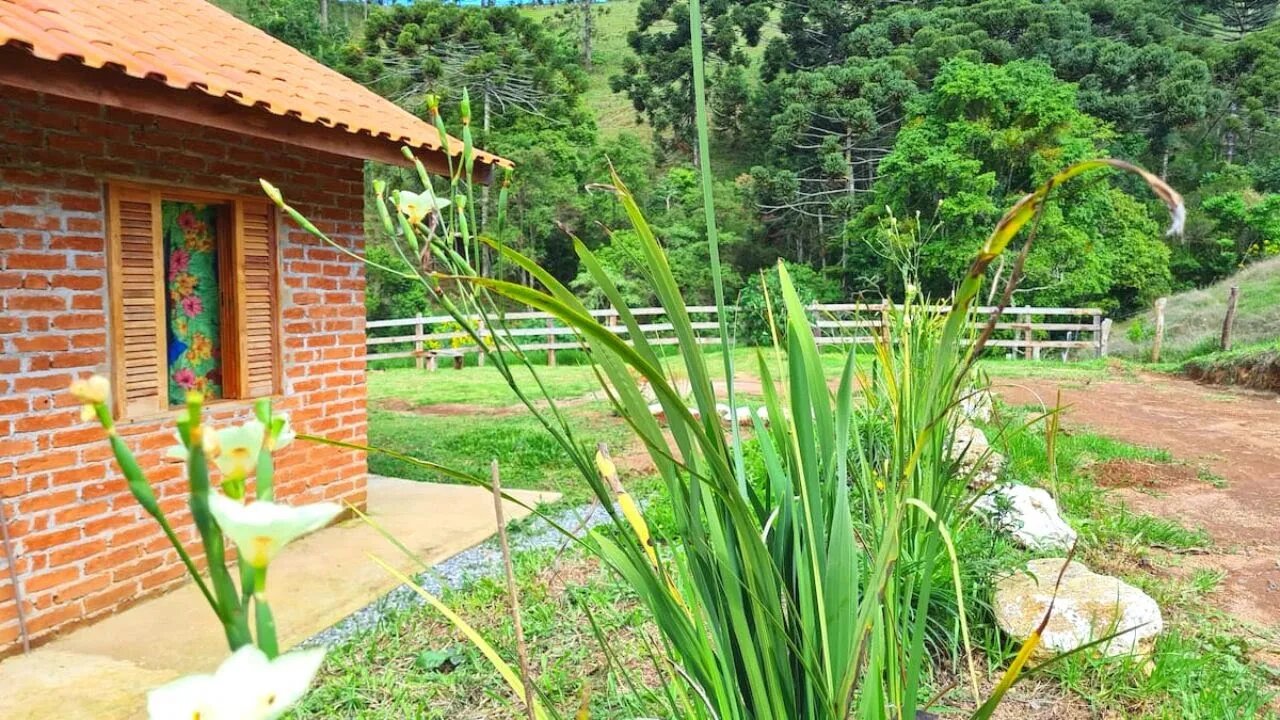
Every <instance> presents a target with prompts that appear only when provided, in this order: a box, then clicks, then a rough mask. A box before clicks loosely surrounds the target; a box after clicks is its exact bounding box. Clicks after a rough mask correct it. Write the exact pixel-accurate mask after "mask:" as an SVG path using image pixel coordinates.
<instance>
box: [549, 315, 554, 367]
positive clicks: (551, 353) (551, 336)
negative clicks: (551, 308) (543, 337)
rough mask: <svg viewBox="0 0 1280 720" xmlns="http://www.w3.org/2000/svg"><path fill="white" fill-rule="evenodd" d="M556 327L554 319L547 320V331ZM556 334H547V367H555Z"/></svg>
mask: <svg viewBox="0 0 1280 720" xmlns="http://www.w3.org/2000/svg"><path fill="white" fill-rule="evenodd" d="M555 327H556V321H555V318H547V329H548V330H554V329H555ZM555 344H556V334H555V333H547V346H548V347H547V367H555V366H556V349H555Z"/></svg>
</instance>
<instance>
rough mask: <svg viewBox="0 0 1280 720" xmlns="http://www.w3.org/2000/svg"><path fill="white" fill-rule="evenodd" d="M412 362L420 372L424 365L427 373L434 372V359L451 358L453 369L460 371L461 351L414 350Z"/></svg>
mask: <svg viewBox="0 0 1280 720" xmlns="http://www.w3.org/2000/svg"><path fill="white" fill-rule="evenodd" d="M413 357H414V362H415V364H416V365H417V366H418V369H419V370H421V369H422V366H423V365H424V364H425V365H426V368H427V372H435V371H436V367H437V362H436V358H439V357H451V358H453V369H454V370H461V369H462V364H463V353H462V351H461V350H452V349H443V348H441V349H436V350H415V351H414V353H413Z"/></svg>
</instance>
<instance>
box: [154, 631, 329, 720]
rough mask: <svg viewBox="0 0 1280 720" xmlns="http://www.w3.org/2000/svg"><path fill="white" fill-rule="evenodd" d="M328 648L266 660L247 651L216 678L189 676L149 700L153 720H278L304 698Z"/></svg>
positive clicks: (236, 655)
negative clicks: (194, 719)
mask: <svg viewBox="0 0 1280 720" xmlns="http://www.w3.org/2000/svg"><path fill="white" fill-rule="evenodd" d="M324 652H325V651H324V648H312V649H310V650H299V651H297V652H291V653H287V654H285V655H281V656H280V657H278V658H276V659H275V660H268V659H267V656H266V655H265V654H263V652H262V651H261V650H259V649H258V648H256V647H254V646H252V645H246V646H244V647H242V648H240V649H239V650H237V651H235V652H234V653H232V655H231V657H229V658H227V659H226V660H224V661H222V665H220V666H219V667H218V670H217V672H216V673H214V674H213V675H190V676H187V677H184V678H180V679H178V680H175V681H173V682H171V683H169V684H167V685H162V686H160V687H158V688H156V689H154V690H152V691H151V692H150V693H148V694H147V715H148V717H149V718H150V719H151V720H192V719H193V718H199V720H276V719H277V718H279V717H281V716H283V715H284V714H285V712H287V711H288V709H289V708H290V707H291V706H292V705H293V704H294V703H296V702H298V701H299V700H301V699H302V696H303V695H305V694H306V692H307V688H308V687H310V686H311V680H312V679H313V678H315V675H316V671H317V670H319V669H320V663H322V662H323V661H324Z"/></svg>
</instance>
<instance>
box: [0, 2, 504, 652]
mask: <svg viewBox="0 0 1280 720" xmlns="http://www.w3.org/2000/svg"><path fill="white" fill-rule="evenodd" d="M441 140H442V139H441V138H440V136H439V134H438V133H437V132H436V131H435V129H434V128H432V127H431V126H429V125H428V124H426V123H424V122H422V121H420V120H419V119H417V118H415V117H413V116H412V115H410V114H409V113H407V112H405V111H403V110H401V109H400V108H398V107H396V106H395V105H393V104H392V103H390V102H388V101H386V100H384V99H383V98H381V97H378V96H377V95H375V94H373V93H371V92H369V91H368V90H366V89H365V88H363V87H360V86H359V85H357V84H356V83H354V82H351V81H350V80H348V79H347V78H345V77H343V76H341V75H339V74H338V73H335V72H333V71H331V70H329V69H327V68H325V67H323V66H322V65H320V64H318V63H316V62H314V61H312V60H311V59H309V58H307V57H306V56H304V55H302V54H301V53H299V52H297V51H295V50H293V49H292V48H290V47H288V46H287V45H284V44H282V43H280V42H277V41H275V40H273V39H272V38H270V37H268V36H267V35H265V34H263V33H261V32H260V31H258V30H256V29H255V28H252V27H250V26H248V25H246V24H244V23H242V22H240V21H238V20H237V19H235V18H234V17H232V16H231V15H228V14H226V13H224V12H222V11H221V10H218V9H216V8H214V7H213V6H211V5H208V4H206V3H205V2H203V1H202V0H112V2H99V1H95V0H6V1H4V2H0V510H2V511H3V513H4V519H5V520H6V525H7V531H8V536H9V550H10V551H11V552H12V554H13V556H14V558H15V561H14V563H13V567H12V568H10V567H8V563H7V562H6V560H5V556H4V555H3V554H0V655H4V654H7V653H10V652H13V651H14V650H15V649H16V648H17V647H19V643H20V640H21V636H22V634H23V633H24V632H25V634H26V635H27V636H28V637H29V639H30V640H32V641H40V640H41V639H47V638H49V637H52V636H53V635H54V634H56V633H58V632H59V631H61V630H64V629H66V628H68V627H70V626H71V625H73V624H76V623H79V622H83V621H86V620H91V619H93V618H96V617H100V616H102V615H105V614H109V613H112V612H114V611H115V610H117V609H119V608H121V607H123V606H125V605H127V604H130V603H132V602H135V601H137V600H139V599H141V598H144V597H147V596H149V595H154V594H156V593H159V592H162V591H164V590H165V589H167V588H170V587H172V586H173V585H175V584H176V583H180V582H181V581H182V578H183V568H182V566H181V565H180V564H179V562H178V561H177V558H176V556H175V554H174V553H173V552H172V550H171V549H170V548H169V547H168V544H167V543H166V541H165V539H164V538H163V536H162V535H161V534H160V532H159V530H158V529H157V528H156V526H155V524H154V523H153V522H152V521H151V520H150V518H147V517H145V516H144V514H143V513H142V511H141V510H140V509H139V508H138V507H137V506H136V504H135V503H134V502H133V500H132V498H131V497H130V495H129V494H128V492H127V490H126V488H125V484H124V482H123V480H122V478H121V477H120V476H119V474H118V472H117V471H116V468H115V466H114V465H113V464H112V462H111V460H110V457H109V451H108V448H107V445H106V443H105V442H103V435H102V432H101V430H100V429H99V428H97V427H95V426H93V425H90V424H88V423H82V422H80V420H79V415H78V411H77V408H76V407H75V404H74V401H73V400H72V398H71V397H70V396H69V395H68V393H67V392H66V389H67V387H68V385H69V383H70V382H71V380H72V379H73V378H76V377H82V376H85V375H88V374H90V373H92V372H101V373H103V374H106V375H107V376H108V377H110V378H111V379H112V391H113V396H114V397H115V398H116V412H117V414H118V416H119V417H120V420H119V423H120V431H121V434H122V435H123V436H125V437H126V438H127V440H128V441H129V442H130V443H131V444H132V446H133V447H134V449H135V451H136V452H138V453H139V454H140V458H141V459H142V460H143V461H144V465H145V467H147V468H149V469H150V472H151V477H152V479H153V481H155V482H156V485H157V491H158V494H159V495H160V496H161V498H162V505H163V507H164V508H165V509H166V511H167V512H168V514H169V516H170V518H171V519H172V520H173V521H174V524H175V525H176V526H178V527H179V528H180V535H181V536H182V537H183V538H184V539H185V540H187V541H189V542H191V541H194V537H195V532H194V528H193V527H192V526H191V525H190V523H189V514H188V513H187V511H186V498H185V494H184V480H183V478H182V477H180V475H181V467H180V466H177V465H173V464H166V463H164V462H163V461H162V459H161V457H162V454H163V452H164V450H165V448H166V447H168V446H169V445H170V444H172V430H173V424H172V416H173V411H172V409H171V408H172V400H174V399H176V398H178V397H181V393H182V390H183V389H184V388H187V387H193V386H194V387H200V388H201V389H204V390H205V391H206V392H207V393H208V394H210V395H211V396H213V397H216V398H219V399H217V400H214V401H212V402H211V403H210V406H209V414H210V417H211V419H212V421H213V422H215V423H221V422H228V421H232V420H240V419H245V418H247V417H248V416H249V412H250V406H251V400H250V399H251V398H257V397H262V396H265V395H270V396H272V397H274V398H276V407H277V408H278V409H280V410H284V411H287V412H289V413H290V415H291V417H292V419H293V422H294V425H295V427H296V428H297V429H298V430H299V432H307V433H316V434H324V435H329V436H332V437H335V438H339V439H343V440H348V441H355V442H362V441H364V439H365V428H366V424H365V423H366V420H365V386H364V383H365V377H364V371H365V357H364V355H365V350H364V348H365V334H364V288H365V279H364V271H363V267H362V265H361V264H360V263H359V262H358V261H356V260H354V259H352V258H350V257H349V256H347V255H345V254H343V253H341V252H339V251H337V250H335V249H334V248H332V247H329V246H327V245H325V244H323V243H321V242H319V241H317V240H315V239H314V238H312V237H311V236H309V235H307V234H306V233H304V232H302V231H301V230H299V229H297V228H296V227H293V226H292V225H291V224H290V223H288V222H286V221H284V220H283V219H282V218H279V217H277V215H276V212H275V208H274V206H272V205H271V204H270V203H268V202H266V201H265V199H264V197H263V195H262V193H261V190H260V189H259V188H258V183H257V181H258V178H259V177H262V178H267V179H269V180H271V181H272V182H273V183H275V184H276V185H277V186H278V187H280V188H281V190H282V191H283V192H284V194H285V196H286V197H287V198H289V200H290V202H291V204H293V205H294V206H295V207H297V208H298V209H299V210H301V211H302V212H303V213H304V214H306V215H307V216H308V217H309V218H311V219H312V220H313V221H314V222H315V223H316V225H317V226H319V227H320V228H321V229H322V230H323V231H325V232H327V233H328V234H329V235H330V236H331V237H333V238H334V239H335V240H337V241H339V242H340V243H343V244H344V245H345V246H346V247H347V248H349V249H350V250H352V251H355V252H357V253H359V252H360V251H361V250H362V249H363V244H364V239H363V202H362V198H363V192H364V162H363V161H364V160H366V159H371V160H377V161H384V162H402V161H403V158H402V157H401V155H400V149H401V147H402V146H406V145H407V146H409V147H412V148H413V149H414V150H415V152H416V153H417V154H418V155H419V157H420V158H421V159H423V161H424V163H425V164H426V165H427V167H428V168H429V169H431V170H432V171H435V172H438V171H440V169H441V168H444V167H447V161H448V158H447V157H446V153H455V154H456V153H457V152H458V151H459V150H460V143H458V141H457V140H455V139H453V138H446V139H444V140H445V142H443V143H442V142H441ZM503 162H504V161H501V160H500V159H498V158H495V157H493V156H490V155H487V154H483V153H481V154H480V156H479V162H478V163H477V167H478V168H479V169H478V170H477V172H478V173H486V174H487V173H489V172H490V171H491V170H492V167H493V165H494V164H498V163H503ZM278 463H279V478H278V479H277V490H276V492H277V497H278V499H280V500H282V501H284V502H290V503H300V502H309V501H314V500H319V499H337V500H347V501H351V502H353V503H356V504H361V503H363V500H364V496H365V473H366V468H365V458H364V457H363V456H361V455H359V454H355V453H350V452H343V451H339V450H335V449H332V448H327V447H322V446H316V445H308V444H305V443H294V444H293V445H292V446H291V447H289V448H287V449H286V450H285V451H283V452H282V453H281V457H280V458H279V461H278ZM14 578H16V583H15V581H14ZM15 585H16V587H15ZM19 607H20V608H21V612H19ZM20 625H25V628H23V627H20Z"/></svg>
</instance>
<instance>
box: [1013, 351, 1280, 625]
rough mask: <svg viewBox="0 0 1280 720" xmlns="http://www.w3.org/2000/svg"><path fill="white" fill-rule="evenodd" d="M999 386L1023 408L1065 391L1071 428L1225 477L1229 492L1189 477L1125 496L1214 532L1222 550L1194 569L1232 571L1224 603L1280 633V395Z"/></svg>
mask: <svg viewBox="0 0 1280 720" xmlns="http://www.w3.org/2000/svg"><path fill="white" fill-rule="evenodd" d="M994 384H995V386H996V390H997V392H999V393H1000V395H1001V396H1002V397H1003V398H1004V399H1005V400H1006V401H1007V402H1010V403H1013V404H1025V403H1036V402H1040V401H1043V402H1045V403H1046V404H1050V405H1051V404H1052V403H1053V402H1054V399H1055V396H1056V392H1057V390H1058V388H1059V387H1061V388H1062V400H1063V404H1064V405H1066V406H1068V408H1067V410H1066V413H1065V414H1064V418H1063V425H1064V427H1067V428H1071V427H1073V426H1074V427H1086V428H1089V429H1091V430H1093V431H1095V432H1098V433H1100V434H1103V435H1107V436H1109V437H1114V438H1116V439H1119V440H1124V441H1126V442H1130V443H1133V444H1136V445H1144V446H1148V447H1157V448H1163V449H1165V450H1168V451H1169V452H1170V453H1171V454H1172V455H1173V456H1174V458H1176V459H1178V460H1180V461H1183V462H1186V463H1190V464H1193V465H1195V466H1198V467H1203V468H1206V469H1208V470H1209V471H1211V472H1213V473H1214V474H1216V475H1218V476H1220V477H1222V478H1224V479H1225V480H1226V487H1223V488H1215V487H1213V486H1211V485H1209V484H1207V483H1205V482H1201V481H1199V480H1195V479H1192V478H1189V477H1184V478H1183V479H1181V480H1175V481H1173V482H1172V483H1169V484H1162V485H1161V486H1159V487H1155V488H1151V490H1153V491H1154V492H1138V491H1136V490H1118V491H1116V492H1117V493H1119V494H1120V496H1121V497H1122V499H1123V500H1124V501H1125V502H1126V503H1128V504H1129V505H1130V507H1132V508H1134V509H1135V510H1139V511H1141V512H1146V513H1150V514H1153V515H1159V516H1163V517H1169V518H1174V519H1177V520H1179V521H1180V522H1182V523H1183V524H1184V525H1189V526H1200V527H1203V528H1204V529H1205V530H1207V531H1208V532H1209V534H1210V535H1211V536H1212V537H1213V539H1214V542H1215V543H1216V545H1217V547H1216V548H1215V550H1214V552H1213V553H1212V554H1210V555H1207V556H1200V557H1193V558H1190V559H1189V562H1188V564H1189V565H1192V566H1195V567H1216V568H1220V569H1222V570H1225V571H1226V572H1227V579H1226V581H1225V582H1224V583H1223V585H1222V587H1221V588H1220V589H1219V590H1218V592H1217V593H1215V600H1216V601H1217V604H1218V605H1219V606H1220V607H1222V608H1223V609H1224V610H1226V611H1227V612H1229V613H1231V614H1232V615H1235V616H1236V617H1238V618H1239V619H1241V620H1245V621H1247V622H1253V623H1257V624H1260V625H1262V626H1263V627H1270V628H1276V627H1280V397H1278V396H1276V395H1274V394H1262V393H1251V392H1240V391H1232V390H1228V389H1224V388H1220V387H1207V386H1201V385H1197V384H1195V383H1193V382H1191V381H1188V380H1179V379H1174V378H1170V377H1167V376H1163V375H1153V374H1143V375H1140V376H1139V377H1138V378H1137V379H1136V380H1107V381H1096V380H1095V381H1093V382H1079V381H1074V382H1055V381H1052V380H1045V379H1039V378H1037V379H1033V380H999V379H998V380H996V381H995V383H994Z"/></svg>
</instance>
